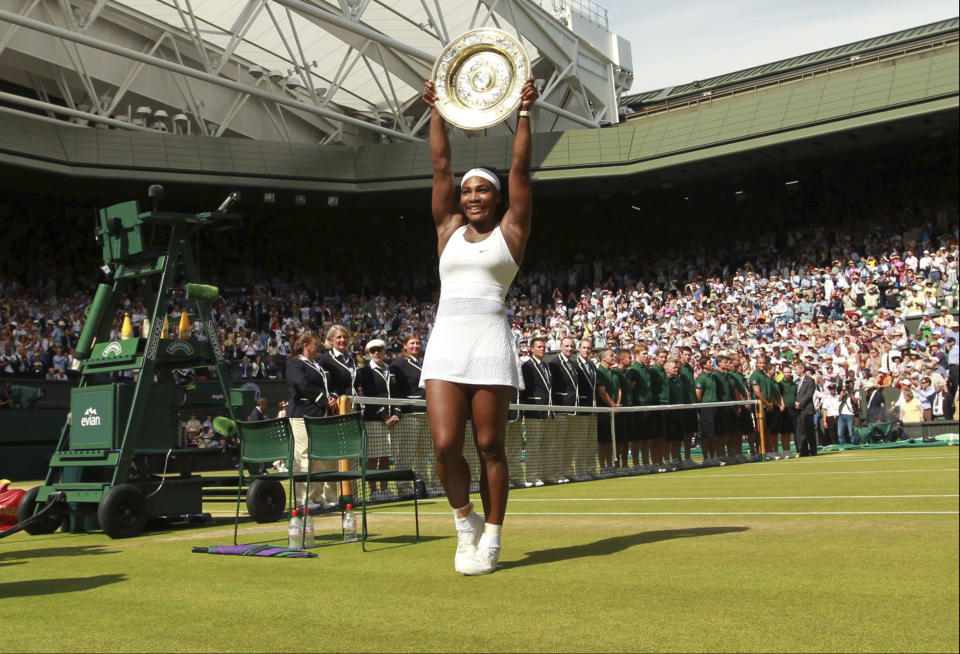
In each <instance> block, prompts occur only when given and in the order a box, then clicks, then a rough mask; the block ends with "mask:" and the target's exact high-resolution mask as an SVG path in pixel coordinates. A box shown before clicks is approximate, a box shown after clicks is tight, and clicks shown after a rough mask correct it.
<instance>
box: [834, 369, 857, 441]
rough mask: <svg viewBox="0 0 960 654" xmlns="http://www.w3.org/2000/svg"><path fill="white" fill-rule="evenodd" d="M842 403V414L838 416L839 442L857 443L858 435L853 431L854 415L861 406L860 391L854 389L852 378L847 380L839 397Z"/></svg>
mask: <svg viewBox="0 0 960 654" xmlns="http://www.w3.org/2000/svg"><path fill="white" fill-rule="evenodd" d="M838 401H839V404H840V415H839V416H838V417H837V442H838V443H839V444H840V445H845V444H846V443H850V444H851V445H852V444H854V443H856V440H857V439H856V435H855V432H854V431H853V427H854V417H855V416H856V415H857V410H858V408H859V406H860V393H859V391H857V390H855V389H854V384H853V380H852V379H848V380H846V382H844V385H843V390H842V391H841V392H840V397H839V398H838Z"/></svg>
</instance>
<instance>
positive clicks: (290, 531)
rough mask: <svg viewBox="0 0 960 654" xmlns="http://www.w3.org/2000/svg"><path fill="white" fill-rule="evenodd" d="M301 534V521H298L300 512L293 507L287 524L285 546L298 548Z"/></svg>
mask: <svg viewBox="0 0 960 654" xmlns="http://www.w3.org/2000/svg"><path fill="white" fill-rule="evenodd" d="M302 536H303V523H302V522H301V521H300V512H299V511H297V510H296V509H294V510H293V511H291V512H290V522H289V523H288V524H287V546H288V547H296V548H298V549H299V547H300V541H301V540H302Z"/></svg>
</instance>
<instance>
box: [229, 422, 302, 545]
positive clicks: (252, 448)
mask: <svg viewBox="0 0 960 654" xmlns="http://www.w3.org/2000/svg"><path fill="white" fill-rule="evenodd" d="M237 431H238V432H239V435H240V462H239V464H238V465H237V474H238V478H237V508H236V515H235V516H234V522H233V544H234V545H236V544H237V529H238V528H239V525H240V499H241V495H242V493H243V489H244V487H246V486H249V489H248V490H247V496H246V502H247V512H248V513H249V514H250V517H251V518H253V519H254V520H256V521H257V522H275V521H276V520H279V519H280V517H281V516H283V514H284V509H285V506H286V505H287V503H288V502H287V497H288V495H287V489H285V488H284V486H283V484H282V483H281V481H286V482H287V484H288V487H289V489H290V494H291V495H292V493H293V485H292V483H290V482H291V477H292V475H293V432H292V431H291V430H290V422H289V421H288V420H287V419H286V418H274V419H272V420H258V421H255V422H242V421H238V422H237ZM274 461H283V462H285V463H286V466H287V470H288V471H289V472H286V473H268V472H254V471H250V470H248V469H247V464H266V465H269V464H271V463H273V462H274Z"/></svg>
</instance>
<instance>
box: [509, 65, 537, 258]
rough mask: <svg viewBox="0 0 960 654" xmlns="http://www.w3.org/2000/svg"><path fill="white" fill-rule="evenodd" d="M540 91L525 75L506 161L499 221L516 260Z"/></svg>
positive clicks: (526, 220)
mask: <svg viewBox="0 0 960 654" xmlns="http://www.w3.org/2000/svg"><path fill="white" fill-rule="evenodd" d="M538 97H540V94H539V93H537V89H536V87H535V86H534V85H533V78H532V77H531V78H529V79H528V80H527V81H526V83H525V84H524V85H523V90H522V91H521V94H520V115H519V116H518V117H517V133H516V135H514V137H513V162H512V163H511V164H510V178H509V192H510V197H509V200H510V207H509V208H508V209H507V212H506V213H505V214H504V216H503V219H502V220H501V221H500V230H501V231H502V232H503V236H504V238H505V239H506V241H507V245H508V246H509V247H510V254H512V255H513V258H514V259H515V260H516V262H517V263H520V262H522V261H523V252H524V250H525V249H526V247H527V239H528V238H530V214H531V213H532V211H533V193H532V190H531V185H530V159H531V150H532V136H531V134H530V117H529V116H528V115H524V114H526V113H527V112H529V111H530V108H531V107H532V106H533V103H534V102H536V101H537V98H538Z"/></svg>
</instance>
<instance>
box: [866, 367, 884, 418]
mask: <svg viewBox="0 0 960 654" xmlns="http://www.w3.org/2000/svg"><path fill="white" fill-rule="evenodd" d="M866 386H867V388H866V391H865V392H864V397H866V398H867V423H868V424H869V423H874V422H888V417H887V401H886V400H885V399H884V397H883V389H882V388H881V387H880V386H878V385H877V384H876V382H875V381H874V380H873V379H872V378H871V379H868V380H867V382H866Z"/></svg>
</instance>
